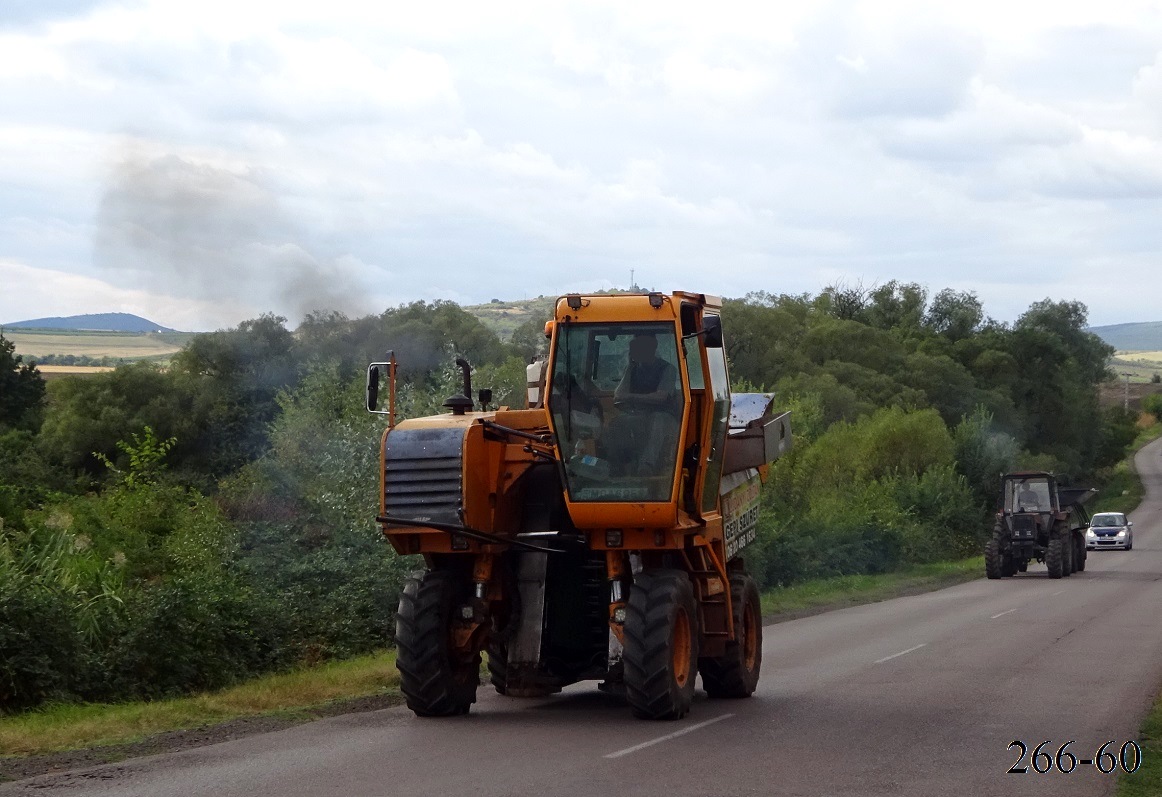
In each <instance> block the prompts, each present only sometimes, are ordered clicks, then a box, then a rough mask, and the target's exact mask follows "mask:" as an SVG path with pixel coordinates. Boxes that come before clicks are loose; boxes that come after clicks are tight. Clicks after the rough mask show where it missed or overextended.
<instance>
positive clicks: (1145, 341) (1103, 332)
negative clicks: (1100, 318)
mask: <svg viewBox="0 0 1162 797" xmlns="http://www.w3.org/2000/svg"><path fill="white" fill-rule="evenodd" d="M1089 331H1090V332H1092V333H1093V334H1095V335H1097V336H1098V337H1099V338H1101V339H1102V340H1104V341H1105V342H1106V343H1108V344H1110V345H1111V346H1113V347H1114V348H1115V349H1117V350H1118V351H1162V321H1142V322H1139V323H1136V324H1111V325H1109V326H1104V327H1090V328H1089Z"/></svg>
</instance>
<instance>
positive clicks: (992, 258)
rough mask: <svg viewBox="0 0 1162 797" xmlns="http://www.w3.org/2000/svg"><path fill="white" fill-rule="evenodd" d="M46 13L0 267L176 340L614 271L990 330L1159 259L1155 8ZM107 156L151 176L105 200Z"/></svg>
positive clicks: (209, 2) (862, 4)
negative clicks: (903, 285)
mask: <svg viewBox="0 0 1162 797" xmlns="http://www.w3.org/2000/svg"><path fill="white" fill-rule="evenodd" d="M73 8H74V7H70V6H69V5H68V3H67V2H65V4H64V5H61V4H60V3H59V2H58V3H57V4H56V6H55V7H54V8H52V9H48V11H51V13H47V12H46V15H45V16H43V17H41V18H39V19H37V20H32V21H29V22H28V24H24V23H21V24H19V25H8V26H7V27H4V28H3V29H0V92H3V96H4V97H5V102H4V104H3V105H2V106H0V258H6V259H7V261H8V262H9V263H12V262H16V263H20V264H25V267H26V268H31V267H32V266H31V264H35V265H36V266H38V267H44V268H48V269H51V270H52V271H53V272H54V273H55V274H62V275H63V274H72V275H75V276H76V277H77V278H78V279H94V278H96V277H99V278H100V279H99V282H100V283H101V284H103V285H105V286H106V288H107V289H108V290H112V291H130V292H132V291H152V292H156V294H157V296H158V297H159V298H158V301H159V302H163V303H164V302H169V301H171V300H173V298H174V297H180V299H181V300H183V301H185V302H186V306H187V307H188V308H197V309H196V312H205V313H206V314H207V315H206V316H205V318H206V319H207V320H206V321H205V322H204V323H201V324H190V325H191V326H207V325H210V326H213V325H216V324H219V323H222V322H221V321H219V320H217V319H219V318H221V314H222V312H224V311H223V308H231V312H237V313H241V314H243V315H245V314H253V313H254V312H260V311H263V310H278V311H281V312H285V313H287V314H289V315H292V316H293V315H294V314H295V313H297V312H298V311H299V309H300V308H301V303H299V302H297V301H295V295H296V294H308V295H310V296H311V297H312V298H314V299H316V300H317V299H320V298H321V299H324V300H326V301H334V302H341V301H342V300H343V298H344V296H347V295H357V296H358V298H360V299H366V301H367V302H368V303H369V305H371V306H375V307H382V306H383V305H384V304H387V303H394V302H396V301H403V300H410V299H415V298H439V297H448V298H455V299H458V300H465V301H487V300H488V299H489V298H492V297H494V296H496V297H498V298H504V297H510V296H511V297H516V296H518V295H521V294H525V293H554V292H557V291H560V290H564V289H565V287H566V286H568V287H579V286H580V283H581V282H582V281H584V280H590V281H591V282H590V283H589V284H593V285H596V284H625V283H626V282H628V275H629V270H630V269H631V268H634V269H636V270H637V271H638V275H639V279H640V280H641V281H642V282H643V284H644V283H646V282H647V280H648V283H649V284H653V285H654V286H655V287H658V288H662V289H666V288H669V287H675V286H683V287H692V288H696V289H705V290H707V291H710V292H717V293H723V294H726V295H738V294H742V293H745V292H747V291H749V290H752V289H766V290H774V291H780V290H787V291H792V292H795V291H816V290H819V289H820V288H822V287H823V286H824V285H825V284H826V283H827V282H829V281H831V280H833V279H837V278H844V279H862V280H864V282H866V283H871V282H876V281H879V282H885V281H887V280H889V279H892V278H905V279H920V280H922V281H926V282H928V283H930V284H931V285H932V286H933V287H934V288H939V287H943V286H944V285H954V286H955V287H965V288H967V289H972V286H973V284H978V285H979V286H980V291H979V292H980V294H981V296H982V298H985V299H986V301H989V300H990V297H992V299H991V300H995V301H997V302H999V303H1000V304H999V305H998V308H993V307H991V306H990V307H986V309H987V310H988V311H989V312H992V313H993V314H995V315H1001V316H1005V315H1006V314H1015V313H1016V312H1019V310H1020V309H1023V308H1022V307H1016V309H1015V310H1014V309H1012V308H1013V307H1015V305H1013V302H1014V301H1016V300H1015V299H1014V298H1013V297H1014V296H1016V295H1018V294H1020V290H1019V288H1020V282H1019V280H1015V279H1013V277H1012V275H1013V274H1014V273H1017V274H1023V273H1029V274H1031V275H1034V276H1035V277H1036V283H1035V284H1036V291H1035V293H1037V294H1038V296H1027V297H1025V298H1026V299H1028V300H1029V301H1031V300H1032V299H1034V298H1039V295H1043V294H1044V293H1050V294H1053V295H1061V296H1071V295H1076V296H1078V298H1082V299H1083V300H1085V299H1086V298H1087V295H1086V293H1087V292H1088V291H1090V289H1091V287H1092V286H1091V281H1089V280H1088V278H1087V275H1088V274H1089V273H1090V269H1092V268H1095V265H1094V264H1100V268H1101V269H1102V270H1103V273H1104V276H1105V278H1106V279H1107V280H1108V281H1109V282H1110V283H1112V284H1117V282H1118V281H1119V280H1126V281H1130V280H1137V279H1139V278H1140V277H1141V274H1142V269H1143V268H1145V267H1146V265H1145V264H1150V263H1153V262H1154V261H1155V260H1156V258H1155V257H1154V253H1155V252H1156V251H1157V247H1158V246H1160V245H1162V242H1160V241H1159V240H1158V234H1157V233H1155V232H1154V229H1155V228H1156V227H1157V226H1158V225H1157V221H1156V219H1157V217H1158V215H1159V211H1160V210H1162V207H1160V206H1159V205H1160V202H1162V197H1160V196H1159V187H1160V186H1162V151H1160V147H1162V124H1160V123H1162V119H1159V116H1158V108H1159V107H1162V104H1160V103H1162V77H1160V76H1159V75H1160V74H1162V66H1160V64H1162V61H1160V60H1159V49H1160V48H1159V47H1158V46H1157V42H1158V41H1162V15H1159V13H1158V5H1157V3H1138V2H1110V3H1103V4H1094V3H1091V2H1084V1H1083V0H1066V2H1054V3H1049V2H1040V0H1037V1H1036V2H1031V3H1027V4H1016V5H1014V4H1013V3H1011V2H1008V1H1007V0H1006V2H1000V0H982V2H979V3H973V4H968V5H964V4H962V5H959V6H947V5H941V6H933V5H932V4H930V3H921V2H915V1H913V0H834V1H833V0H813V1H810V2H803V3H794V4H791V3H762V4H760V3H753V2H735V1H734V0H730V1H729V2H723V3H718V4H715V5H713V6H710V5H707V4H705V3H699V2H693V1H692V0H690V1H686V0H679V1H678V2H674V0H666V1H665V2H663V0H647V1H646V2H642V3H633V4H625V3H620V2H614V1H613V0H606V1H603V2H595V3H585V4H579V3H572V2H564V1H563V0H560V1H559V0H550V2H531V0H530V1H528V2H521V1H519V0H513V1H512V2H498V3H494V4H479V3H475V4H474V3H466V2H465V3H457V2H452V3H449V2H433V3H422V4H414V3H413V4H386V5H384V4H367V3H363V2H356V0H331V2H328V3H326V4H322V5H320V4H319V3H317V2H307V0H288V2H284V3H280V4H277V5H274V4H265V3H247V2H237V0H203V2H200V3H197V4H179V3H173V2H169V1H168V0H145V1H144V2H137V3H134V4H130V5H125V4H116V5H114V4H109V5H100V4H95V3H89V2H80V3H78V4H77V5H76V6H75V10H73ZM126 141H131V142H133V144H132V147H131V148H130V152H129V155H127V150H126V146H125V143H124V142H126ZM130 156H132V157H130ZM127 158H128V159H129V160H130V161H133V159H134V158H136V159H137V162H140V163H145V164H152V165H153V168H154V172H155V173H153V174H152V178H157V179H152V182H151V181H150V180H146V181H145V184H144V187H142V186H141V185H138V187H137V189H134V190H130V189H129V188H127V187H126V186H127V184H126V183H125V181H124V177H125V175H124V171H123V169H121V167H122V166H123V165H124V164H125V163H126V161H127ZM165 164H169V165H170V171H171V172H172V174H171V173H169V172H167V171H166V168H167V167H165ZM146 174H147V175H149V174H150V172H149V170H146ZM167 175H168V177H174V178H175V179H172V180H168V181H167V180H165V179H160V177H167ZM159 176H160V177H159ZM135 191H136V193H135ZM130 199H132V200H133V201H128V200H130ZM175 264H180V268H175ZM5 273H6V274H16V273H17V272H14V271H8V272H5ZM20 273H22V274H24V275H25V277H27V278H29V279H31V278H32V275H31V273H30V272H20ZM223 273H229V274H231V275H232V277H233V278H232V279H229V280H224V279H222V278H221V275H222V274H223ZM311 275H313V279H314V280H315V281H314V282H310V279H311V278H312V277H311ZM485 275H486V276H485ZM965 275H971V277H970V278H969V279H966V277H965ZM54 279H57V278H56V277H54ZM304 281H305V282H304ZM300 283H304V284H305V285H306V287H304V286H303V285H300ZM992 286H997V287H996V288H995V289H994V288H993V287H992ZM5 287H7V286H5ZM102 290H105V289H102ZM48 295H50V294H45V296H48ZM63 295H64V294H62V296H63ZM70 295H73V294H70ZM94 295H95V296H96V295H104V294H100V293H99V292H96V293H94ZM1093 297H1094V301H1095V302H1096V301H1100V302H1103V303H1105V304H1104V306H1106V307H1109V308H1110V309H1109V310H1108V312H1111V313H1113V312H1115V310H1114V308H1113V305H1112V304H1110V301H1111V300H1110V299H1109V298H1108V294H1107V292H1104V291H1096V292H1094V293H1093ZM139 298H140V297H139ZM1026 303H1027V302H1026ZM167 306H168V305H167ZM1127 307H1130V308H1137V309H1135V310H1133V312H1137V313H1140V314H1141V315H1142V317H1143V318H1152V317H1157V310H1156V308H1153V307H1152V306H1151V304H1150V302H1149V301H1148V299H1145V298H1142V297H1140V296H1137V295H1133V296H1130V297H1129V298H1128V299H1127V300H1125V301H1123V302H1120V303H1118V305H1117V307H1116V313H1117V314H1118V315H1119V316H1122V315H1124V314H1125V313H1126V312H1127ZM1001 308H1003V309H1001ZM190 312H195V311H194V310H191V311H190ZM1103 312H1105V311H1103V310H1102V309H1101V308H1100V307H1098V306H1095V307H1094V312H1093V314H1092V315H1093V318H1094V320H1095V321H1098V320H1099V319H1100V318H1102V313H1103ZM42 314H58V313H56V312H53V311H51V310H49V309H46V310H45V311H44V312H43V313H42ZM143 314H145V315H148V314H147V313H143ZM241 317H242V316H237V317H235V318H232V319H229V320H230V321H232V322H236V321H237V320H240V319H241ZM211 319H213V320H211ZM159 320H162V321H163V322H164V320H165V319H159ZM182 323H185V322H175V324H174V325H181V324H182Z"/></svg>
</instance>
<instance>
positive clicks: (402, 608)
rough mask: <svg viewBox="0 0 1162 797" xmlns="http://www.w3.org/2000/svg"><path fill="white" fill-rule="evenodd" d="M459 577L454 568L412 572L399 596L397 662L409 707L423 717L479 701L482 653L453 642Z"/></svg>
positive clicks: (462, 708)
mask: <svg viewBox="0 0 1162 797" xmlns="http://www.w3.org/2000/svg"><path fill="white" fill-rule="evenodd" d="M457 581H458V579H457V578H456V577H455V576H454V575H453V574H452V573H445V572H441V571H438V570H437V571H432V572H428V573H424V574H423V575H422V576H421V577H419V578H409V579H408V580H407V582H405V584H404V588H403V593H402V594H401V595H400V598H399V611H398V612H397V613H396V616H395V644H396V648H397V654H396V660H395V664H396V667H397V668H398V669H399V674H400V690H401V691H402V692H403V694H404V697H405V698H407V704H408V708H410V709H411V710H412V711H414V712H415V713H416V715H417V716H420V717H450V716H453V715H456V714H467V713H468V709H469V708H471V706H472V704H473V703H475V702H476V686H477V684H479V682H480V654H479V653H474V654H472V655H471V656H467V657H465V656H458V655H456V654H455V653H454V651H453V649H452V644H451V629H452V613H453V610H454V609H455V607H456V604H457V598H458V597H460V595H459V593H460V592H461V589H460V586H461V585H459V584H458V583H457Z"/></svg>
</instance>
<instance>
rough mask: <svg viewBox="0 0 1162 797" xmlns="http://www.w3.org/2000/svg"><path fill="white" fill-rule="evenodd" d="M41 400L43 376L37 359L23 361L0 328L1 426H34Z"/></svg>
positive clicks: (37, 424)
mask: <svg viewBox="0 0 1162 797" xmlns="http://www.w3.org/2000/svg"><path fill="white" fill-rule="evenodd" d="M43 402H44V378H43V377H42V376H41V375H40V371H39V370H37V367H36V363H28V364H25V363H24V358H23V357H22V356H21V355H19V354H17V353H16V344H15V343H13V342H12V341H10V340H8V339H7V338H6V337H4V333H3V332H0V428H2V427H5V426H11V427H16V428H22V429H35V428H36V427H37V426H39V421H40V407H41V404H42V403H43Z"/></svg>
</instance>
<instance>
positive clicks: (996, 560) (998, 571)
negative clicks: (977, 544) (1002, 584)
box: [984, 537, 1005, 578]
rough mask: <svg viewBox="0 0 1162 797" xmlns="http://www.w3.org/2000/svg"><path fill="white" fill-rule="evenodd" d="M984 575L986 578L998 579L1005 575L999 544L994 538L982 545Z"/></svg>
mask: <svg viewBox="0 0 1162 797" xmlns="http://www.w3.org/2000/svg"><path fill="white" fill-rule="evenodd" d="M984 574H985V576H987V577H988V578H1000V577H1001V576H1003V575H1004V574H1005V570H1004V562H1003V555H1002V554H1001V543H1000V540H998V539H997V538H996V537H993V538H991V539H990V540H989V541H988V542H986V543H985V544H984Z"/></svg>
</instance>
